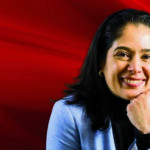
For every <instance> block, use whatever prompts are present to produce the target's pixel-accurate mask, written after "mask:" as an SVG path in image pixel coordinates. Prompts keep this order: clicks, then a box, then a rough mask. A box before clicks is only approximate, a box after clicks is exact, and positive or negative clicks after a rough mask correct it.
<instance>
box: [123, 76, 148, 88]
mask: <svg viewBox="0 0 150 150" xmlns="http://www.w3.org/2000/svg"><path fill="white" fill-rule="evenodd" d="M123 82H124V83H125V84H126V85H127V86H130V87H139V86H141V85H143V84H145V80H139V79H138V80H136V79H134V80H133V79H126V78H124V79H123Z"/></svg>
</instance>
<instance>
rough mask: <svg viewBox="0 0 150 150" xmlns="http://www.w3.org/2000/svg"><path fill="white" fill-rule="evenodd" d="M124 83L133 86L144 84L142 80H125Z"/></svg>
mask: <svg viewBox="0 0 150 150" xmlns="http://www.w3.org/2000/svg"><path fill="white" fill-rule="evenodd" d="M124 81H125V82H127V83H131V84H139V83H141V82H142V80H129V79H124Z"/></svg>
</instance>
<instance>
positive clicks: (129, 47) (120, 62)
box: [102, 23, 150, 100]
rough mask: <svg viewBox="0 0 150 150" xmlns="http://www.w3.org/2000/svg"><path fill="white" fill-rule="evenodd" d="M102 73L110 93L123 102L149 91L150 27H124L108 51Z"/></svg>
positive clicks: (139, 25) (131, 25) (140, 25)
mask: <svg viewBox="0 0 150 150" xmlns="http://www.w3.org/2000/svg"><path fill="white" fill-rule="evenodd" d="M102 71H103V72H104V76H105V80H106V83H107V85H108V87H109V89H110V90H111V92H112V93H113V94H115V95H117V96H119V97H122V98H124V99H128V100H130V99H133V98H135V97H136V96H138V95H139V94H140V93H141V92H143V91H146V90H148V89H150V28H149V27H147V26H145V25H143V24H137V25H134V24H131V23H130V24H127V25H126V26H125V27H124V29H123V32H122V36H121V37H120V38H118V39H117V40H115V41H114V42H113V45H112V47H111V48H110V49H109V50H108V54H107V58H106V63H105V65H104V68H103V70H102Z"/></svg>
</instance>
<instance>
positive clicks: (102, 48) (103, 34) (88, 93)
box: [65, 9, 150, 131]
mask: <svg viewBox="0 0 150 150" xmlns="http://www.w3.org/2000/svg"><path fill="white" fill-rule="evenodd" d="M127 23H133V24H138V23H141V24H144V25H146V26H148V27H150V14H149V13H147V12H145V11H141V10H136V9H123V10H120V11H117V12H115V13H113V14H112V15H110V16H109V17H108V18H107V19H106V20H105V21H104V22H103V23H102V24H101V26H100V27H99V29H98V30H97V32H96V34H95V36H94V38H93V41H92V43H91V46H90V48H89V51H88V54H87V56H86V59H85V61H84V63H83V66H82V68H81V72H80V74H79V76H78V77H77V78H76V80H77V82H76V83H74V84H73V85H70V86H69V88H70V90H67V91H65V92H66V94H67V95H71V94H73V100H72V101H69V100H68V101H67V104H79V105H83V106H85V111H86V114H87V116H88V117H89V118H90V119H91V123H92V124H91V127H92V130H93V131H95V130H105V129H106V128H107V127H108V125H109V106H108V103H107V101H106V100H105V99H104V97H105V96H107V94H108V93H107V91H108V88H107V85H106V82H105V78H104V77H103V78H102V77H100V76H99V71H100V70H101V69H102V67H103V66H104V65H105V61H106V57H107V52H108V49H109V48H110V47H111V46H112V44H113V42H114V40H116V39H117V38H119V37H120V36H121V34H122V30H123V28H124V27H125V25H127Z"/></svg>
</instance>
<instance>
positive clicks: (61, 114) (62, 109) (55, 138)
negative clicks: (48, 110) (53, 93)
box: [46, 100, 80, 150]
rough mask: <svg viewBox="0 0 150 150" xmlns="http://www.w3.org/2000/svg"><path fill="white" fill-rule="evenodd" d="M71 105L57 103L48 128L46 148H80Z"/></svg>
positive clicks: (61, 102) (72, 149)
mask: <svg viewBox="0 0 150 150" xmlns="http://www.w3.org/2000/svg"><path fill="white" fill-rule="evenodd" d="M69 107H70V106H68V105H66V104H64V102H63V101H62V100H60V101H58V102H56V103H55V105H54V107H53V110H52V114H51V117H50V121H49V124H48V130H47V139H46V150H80V140H79V133H78V130H77V127H76V123H75V119H74V117H73V115H72V112H71V110H70V109H69Z"/></svg>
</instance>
